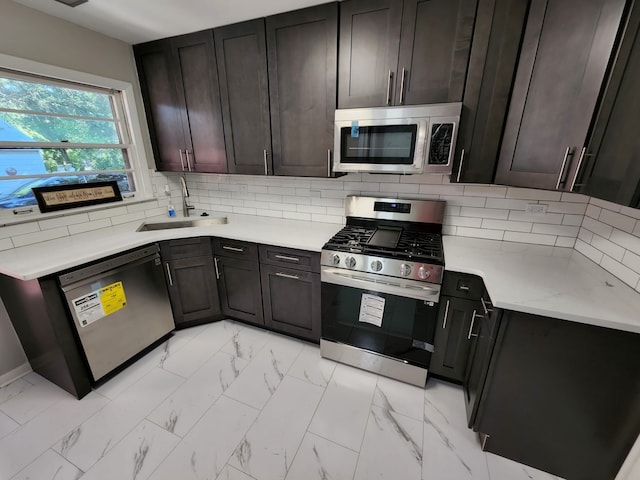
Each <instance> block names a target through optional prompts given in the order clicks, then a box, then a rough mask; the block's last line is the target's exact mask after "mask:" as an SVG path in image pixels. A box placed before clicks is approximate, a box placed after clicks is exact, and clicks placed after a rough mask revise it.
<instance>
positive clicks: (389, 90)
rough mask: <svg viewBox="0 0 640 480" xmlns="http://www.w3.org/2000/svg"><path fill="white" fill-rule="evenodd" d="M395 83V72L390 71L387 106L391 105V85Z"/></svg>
mask: <svg viewBox="0 0 640 480" xmlns="http://www.w3.org/2000/svg"><path fill="white" fill-rule="evenodd" d="M392 82H393V72H392V71H391V69H389V76H388V77H387V106H388V105H391V83H392Z"/></svg>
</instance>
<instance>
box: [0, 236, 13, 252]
mask: <svg viewBox="0 0 640 480" xmlns="http://www.w3.org/2000/svg"><path fill="white" fill-rule="evenodd" d="M12 248H13V242H12V241H11V239H10V238H2V239H0V251H1V250H10V249H12Z"/></svg>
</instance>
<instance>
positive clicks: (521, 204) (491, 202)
mask: <svg viewBox="0 0 640 480" xmlns="http://www.w3.org/2000/svg"><path fill="white" fill-rule="evenodd" d="M530 203H537V202H536V201H533V200H513V199H510V198H487V202H486V204H485V207H487V208H506V209H508V210H522V211H524V210H525V209H526V208H527V205H528V204H530Z"/></svg>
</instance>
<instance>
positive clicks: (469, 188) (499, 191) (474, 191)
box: [464, 185, 507, 198]
mask: <svg viewBox="0 0 640 480" xmlns="http://www.w3.org/2000/svg"><path fill="white" fill-rule="evenodd" d="M464 194H465V195H467V196H470V197H487V198H488V197H495V198H505V196H506V195H507V187H495V186H488V187H485V186H477V185H466V186H465V187H464Z"/></svg>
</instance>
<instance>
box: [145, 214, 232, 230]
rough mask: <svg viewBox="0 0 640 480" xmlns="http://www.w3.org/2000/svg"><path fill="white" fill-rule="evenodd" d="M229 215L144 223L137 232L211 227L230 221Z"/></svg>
mask: <svg viewBox="0 0 640 480" xmlns="http://www.w3.org/2000/svg"><path fill="white" fill-rule="evenodd" d="M228 222H229V220H228V218H227V217H204V218H193V219H189V220H171V221H167V222H149V223H146V222H145V223H143V224H142V225H140V226H139V227H138V229H137V230H136V232H149V231H153V230H167V229H170V228H188V227H210V226H212V225H224V224H225V223H228Z"/></svg>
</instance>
